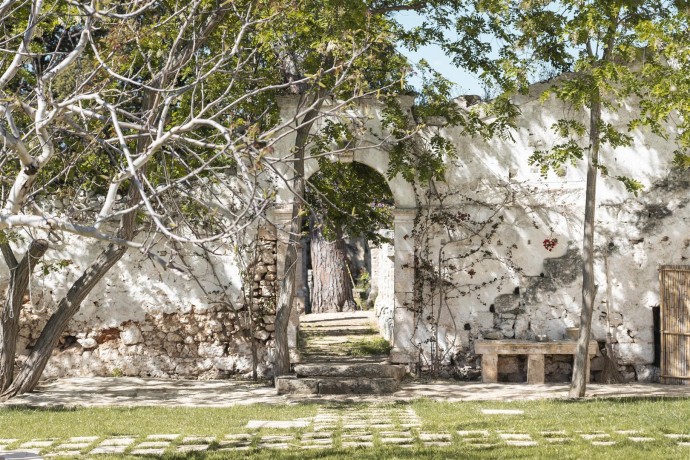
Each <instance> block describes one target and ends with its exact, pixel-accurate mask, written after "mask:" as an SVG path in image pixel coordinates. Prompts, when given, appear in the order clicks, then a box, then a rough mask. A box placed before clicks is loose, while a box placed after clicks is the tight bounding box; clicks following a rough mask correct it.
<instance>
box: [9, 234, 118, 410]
mask: <svg viewBox="0 0 690 460" xmlns="http://www.w3.org/2000/svg"><path fill="white" fill-rule="evenodd" d="M126 251H127V247H126V246H117V245H114V244H111V245H109V246H108V248H107V249H106V250H105V251H103V252H102V253H101V254H100V255H99V256H98V258H97V259H96V261H95V262H94V263H93V264H91V266H90V267H89V268H88V269H86V271H85V272H84V273H83V274H82V275H81V276H80V277H79V279H78V280H77V281H76V282H75V283H74V284H73V285H72V287H71V288H70V290H69V291H68V292H67V294H66V295H65V297H63V299H62V300H61V301H60V304H59V305H58V309H57V311H56V312H55V313H53V314H52V315H51V317H50V319H49V320H48V323H47V324H46V325H45V327H44V328H43V331H41V335H40V336H39V338H38V341H37V342H36V345H35V346H34V347H33V349H32V350H31V353H30V354H29V356H28V358H27V359H26V361H25V362H24V365H23V366H22V369H21V371H20V372H19V375H17V378H16V379H14V381H13V382H12V384H11V385H10V387H9V388H7V389H6V390H5V391H4V392H3V393H2V395H0V400H2V399H7V398H11V397H13V396H16V395H20V394H23V393H26V392H28V391H31V390H33V389H34V388H35V387H36V384H38V381H39V379H40V378H41V374H42V373H43V369H44V368H45V366H46V364H47V363H48V360H49V359H50V356H51V354H52V352H53V349H54V348H55V346H56V345H57V343H58V341H59V340H60V336H61V335H62V333H63V332H64V330H65V328H66V327H67V324H68V323H69V321H70V320H71V319H72V317H73V316H74V315H75V314H76V313H77V311H79V307H80V306H81V302H82V301H83V300H84V298H85V297H86V296H87V295H88V294H89V293H90V292H91V290H92V289H93V288H94V287H95V286H96V284H97V283H98V282H99V281H100V280H101V278H103V276H105V274H106V273H107V272H108V270H110V268H111V267H112V266H113V265H115V263H116V262H117V261H118V260H120V258H121V257H122V256H123V255H124V254H125V252H126Z"/></svg>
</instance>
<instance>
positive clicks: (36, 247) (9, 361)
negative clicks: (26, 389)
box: [0, 240, 48, 393]
mask: <svg viewBox="0 0 690 460" xmlns="http://www.w3.org/2000/svg"><path fill="white" fill-rule="evenodd" d="M47 250H48V241H46V240H34V241H32V242H31V245H30V246H29V250H28V251H27V252H26V255H25V256H24V258H23V259H22V261H21V262H17V260H16V259H15V258H14V253H13V252H12V249H11V248H10V246H9V244H8V243H3V245H2V252H3V255H4V256H5V262H6V263H7V266H8V268H9V270H10V284H9V286H8V287H7V291H6V295H5V301H4V303H3V308H2V312H0V393H2V392H3V391H5V390H6V389H7V388H8V387H9V386H10V385H11V384H12V380H13V377H14V359H15V352H16V350H17V337H18V335H19V316H20V313H21V308H22V304H23V302H24V294H25V293H26V290H27V288H28V286H29V279H30V278H31V273H32V271H33V269H34V266H35V265H36V262H37V261H38V260H39V259H40V258H41V257H43V254H45V252H46V251H47Z"/></svg>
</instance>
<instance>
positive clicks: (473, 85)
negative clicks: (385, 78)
mask: <svg viewBox="0 0 690 460" xmlns="http://www.w3.org/2000/svg"><path fill="white" fill-rule="evenodd" d="M395 19H396V20H398V21H399V22H400V23H401V24H402V25H404V26H405V27H407V28H412V27H415V26H417V25H419V24H420V23H421V19H420V17H419V16H418V15H417V14H416V13H412V12H402V13H398V14H396V15H395ZM400 52H402V53H403V54H404V55H405V56H407V57H408V58H409V59H410V60H411V61H412V62H414V63H416V62H418V61H419V60H420V59H426V61H427V62H428V63H429V64H430V65H431V67H432V68H434V69H435V70H436V71H437V72H440V73H441V74H442V75H443V76H444V77H445V78H447V79H448V80H450V81H452V82H453V83H455V85H456V89H455V91H454V93H455V95H457V96H460V95H463V94H477V95H479V96H482V95H483V94H484V90H483V89H482V87H481V85H480V84H479V79H477V78H476V77H475V76H474V75H472V74H470V73H469V72H467V71H466V70H464V69H459V68H458V67H456V66H455V65H454V64H453V63H452V62H451V60H450V58H449V57H448V56H446V55H445V54H443V51H442V50H441V49H440V48H439V47H438V46H425V47H422V48H420V49H419V50H417V51H415V52H411V51H409V50H406V49H403V48H400ZM411 83H412V84H413V85H414V83H415V82H414V79H413V80H412V81H411Z"/></svg>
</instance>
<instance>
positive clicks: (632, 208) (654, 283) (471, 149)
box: [415, 85, 690, 365]
mask: <svg viewBox="0 0 690 460" xmlns="http://www.w3.org/2000/svg"><path fill="white" fill-rule="evenodd" d="M544 88H545V85H536V86H535V87H533V89H532V93H531V94H530V96H529V97H522V98H520V99H518V100H517V103H518V104H519V106H520V109H521V111H522V116H521V117H520V119H519V125H518V127H517V129H516V130H514V131H512V132H511V134H512V136H513V138H514V142H513V141H510V140H500V139H493V140H490V141H483V140H481V139H477V138H475V139H471V138H468V137H466V136H463V135H461V134H460V132H459V131H458V130H454V129H445V128H443V129H441V131H442V132H443V133H444V134H445V135H447V136H450V137H451V138H452V139H453V140H454V141H455V144H456V146H457V148H458V158H457V159H452V160H449V161H448V171H447V174H446V179H447V181H446V184H437V187H438V188H439V190H440V191H441V192H447V191H455V192H461V195H462V196H457V197H455V198H453V197H450V198H448V199H446V201H445V204H446V206H448V207H449V208H451V209H456V210H459V211H463V212H467V213H469V214H470V215H471V216H472V218H473V219H476V220H482V219H486V218H487V217H488V216H489V215H491V214H492V212H494V211H496V209H500V211H499V212H498V214H497V215H496V216H495V217H493V219H494V221H495V222H498V221H497V220H496V219H497V218H498V217H499V216H500V218H501V219H502V220H501V221H500V224H499V227H498V229H497V231H496V233H495V235H493V237H492V238H491V241H489V242H487V243H486V244H485V245H484V246H482V250H486V251H489V252H491V254H492V257H493V260H490V261H483V262H481V263H479V264H478V265H474V263H477V262H476V260H477V258H476V257H469V258H462V257H460V256H461V255H462V254H465V253H466V252H467V251H468V250H469V249H471V248H476V247H479V246H480V244H479V239H481V237H479V236H476V237H474V238H470V237H469V236H468V237H467V238H464V236H466V235H461V234H456V235H451V236H450V237H449V235H448V233H447V232H444V231H442V229H441V228H437V233H436V234H435V235H434V236H433V237H432V238H431V251H430V254H431V255H432V262H433V263H434V264H438V256H437V254H438V248H439V247H440V245H441V242H442V241H444V242H445V244H446V245H445V249H444V253H443V254H444V257H445V258H449V259H452V258H453V257H454V256H455V257H459V258H458V259H456V260H455V261H454V263H457V265H458V266H457V267H456V268H454V269H453V270H448V269H446V272H447V276H448V277H449V279H451V280H452V282H453V283H454V284H455V285H460V286H465V288H466V289H465V290H467V287H471V286H479V285H481V284H482V283H484V282H490V281H491V280H492V279H494V278H496V277H501V276H505V279H504V280H503V281H501V282H500V283H493V284H490V285H487V286H485V287H482V288H481V289H478V290H477V291H473V292H472V293H471V294H466V295H458V292H452V289H451V292H449V293H448V297H449V299H448V303H447V308H446V309H445V310H443V311H442V312H441V316H440V322H439V326H438V337H437V340H438V344H439V346H440V347H441V348H442V349H443V350H444V351H450V352H451V354H452V351H454V350H455V351H459V350H462V349H465V348H467V347H469V346H470V345H471V341H472V340H474V339H477V338H483V337H485V336H489V335H491V334H492V333H494V332H496V331H500V332H501V333H503V334H504V336H506V337H517V338H531V337H533V336H534V334H547V335H548V336H549V337H551V338H552V339H560V338H562V337H563V334H564V329H565V328H566V327H569V326H574V325H577V323H578V320H579V310H580V305H581V294H580V286H581V281H580V279H581V278H580V276H579V275H578V276H577V277H576V278H575V279H571V278H572V277H571V278H568V277H566V278H567V279H568V281H567V282H564V281H563V280H562V279H560V278H559V276H560V275H559V274H558V273H553V271H552V272H549V270H548V267H549V263H551V262H547V260H548V259H558V258H563V257H564V256H565V255H566V252H567V251H568V249H570V250H571V251H575V252H579V251H580V248H581V244H582V243H581V242H582V216H583V215H584V185H585V176H586V175H585V171H584V164H579V165H576V166H573V165H568V166H567V167H566V168H565V174H563V175H561V176H559V175H556V174H554V173H549V175H548V176H547V177H546V178H542V177H541V176H540V175H539V173H538V171H536V170H535V169H534V168H533V167H531V166H530V165H529V164H528V158H529V156H530V154H531V153H532V152H533V151H534V150H535V149H546V148H548V147H550V146H551V145H553V144H554V143H555V142H556V141H557V139H555V138H554V135H553V133H552V131H551V129H550V126H551V124H552V123H554V122H555V121H556V119H557V118H559V117H564V116H572V114H571V113H569V109H568V108H567V107H565V106H564V105H563V104H561V103H560V102H557V101H555V100H553V99H550V100H547V101H546V102H545V103H542V102H539V101H538V100H537V99H538V96H539V94H540V93H541V91H542V90H543V89H544ZM629 109H630V107H629V106H622V107H621V108H620V110H619V111H618V112H617V113H615V114H611V113H609V114H607V115H606V116H605V119H606V120H607V121H609V122H611V123H614V124H616V125H618V126H624V125H625V124H626V123H627V121H628V120H629V119H630V116H629V115H630V114H629V113H628V112H627V110H629ZM631 134H632V136H633V138H634V143H633V145H632V146H630V147H626V148H620V149H617V150H615V151H611V150H610V149H609V148H607V147H604V150H603V152H602V157H603V160H602V161H603V163H604V164H605V165H606V166H607V167H608V169H609V176H610V177H609V178H605V177H604V178H602V177H600V178H599V181H598V196H597V200H598V204H599V206H598V208H597V217H596V225H597V237H596V246H597V253H596V264H595V271H596V283H597V285H598V293H597V298H596V306H595V312H594V322H593V329H592V334H593V338H595V339H596V340H600V341H603V340H605V339H606V334H607V331H608V327H609V324H610V326H611V332H612V335H613V341H614V342H615V351H616V353H617V358H618V360H619V363H621V364H636V365H643V364H649V363H652V362H653V358H654V347H653V331H652V310H651V309H652V307H654V306H657V305H658V304H659V286H658V271H657V270H658V267H659V265H661V264H686V263H687V260H688V257H690V251H689V249H688V247H689V246H690V237H688V234H687V228H688V223H689V222H690V211H689V210H688V208H687V204H688V201H689V200H688V190H689V182H688V181H689V180H690V177H688V174H687V173H683V172H674V173H671V160H672V151H673V150H674V146H673V144H672V143H671V142H669V141H666V140H664V139H661V138H659V137H657V136H655V135H653V134H651V133H649V132H647V131H646V130H636V131H633V132H632V133H631ZM669 174H670V175H669ZM619 175H623V176H628V177H632V178H635V179H638V180H640V181H641V182H642V183H643V184H644V186H645V190H644V191H643V192H641V193H640V194H639V196H637V197H636V196H634V195H632V194H630V193H628V192H627V191H625V189H624V187H623V186H622V184H621V183H620V182H618V181H617V180H615V179H612V178H613V177H616V176H619ZM466 197H470V198H472V199H474V200H478V201H480V202H482V203H484V205H482V206H479V205H476V204H475V203H473V202H471V201H468V200H467V199H466ZM506 197H508V199H506ZM429 204H430V205H431V206H432V207H433V205H434V203H429ZM546 238H557V240H558V245H557V246H556V248H554V250H553V251H551V252H549V251H547V250H546V249H545V248H544V246H543V244H542V242H543V240H544V239H546ZM454 239H458V240H460V241H458V242H451V243H448V240H451V241H452V240H454ZM509 253H510V254H509ZM569 254H572V253H569ZM496 259H498V260H496ZM508 259H510V261H511V263H510V264H508V263H506V261H507V260H508ZM605 259H607V264H605ZM561 260H565V259H561ZM545 262H547V263H546V264H545ZM552 265H553V264H552ZM606 265H608V271H607V270H606ZM469 267H471V268H472V269H473V270H474V271H475V272H476V273H475V274H473V276H470V275H469V274H468V270H469ZM514 267H519V268H520V269H521V270H520V271H519V272H518V271H515V270H514ZM549 278H551V280H549ZM551 281H553V282H554V283H555V289H554V288H552V289H544V288H540V286H545V285H546V284H545V283H548V282H551ZM530 286H532V287H536V288H535V289H528V288H529V287H530ZM607 286H610V288H609V290H608V291H607ZM516 288H519V290H520V292H519V294H517V295H516V302H518V303H519V304H520V305H521V308H520V312H519V313H517V314H516V315H515V317H514V318H508V320H507V321H505V318H504V319H499V318H498V316H499V315H497V314H496V313H494V312H492V311H490V310H491V309H493V308H494V304H495V302H496V300H497V298H498V296H499V295H506V294H508V295H509V294H511V293H513V292H516V291H515V289H516ZM526 290H527V291H529V292H530V293H532V294H533V295H529V296H528V297H529V298H526V297H525V292H526ZM608 292H610V300H609V295H608ZM504 298H505V297H503V299H504ZM427 302H431V303H437V302H438V299H437V298H435V299H433V300H432V299H428V300H427ZM609 302H610V303H609ZM607 304H608V306H607ZM437 308H438V307H437ZM428 311H431V306H430V305H428V304H427V305H425V312H428ZM436 311H438V310H436ZM425 314H426V313H425ZM607 318H608V321H607ZM466 328H470V332H469V333H468V334H467V335H465V336H463V335H462V334H457V333H455V332H453V331H456V330H457V329H461V331H464V330H465V329H466ZM432 334H433V331H431V330H430V328H429V327H426V328H425V327H424V326H422V327H420V328H418V336H417V337H415V340H416V341H417V343H418V344H421V343H423V342H424V341H425V340H426V339H428V338H429V337H431V335H432Z"/></svg>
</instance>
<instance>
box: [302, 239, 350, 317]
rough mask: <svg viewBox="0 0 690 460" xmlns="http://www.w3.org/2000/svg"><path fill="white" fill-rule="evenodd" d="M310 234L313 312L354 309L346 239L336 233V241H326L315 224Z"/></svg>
mask: <svg viewBox="0 0 690 460" xmlns="http://www.w3.org/2000/svg"><path fill="white" fill-rule="evenodd" d="M311 234H312V238H311V267H312V277H313V280H314V286H313V291H312V310H311V311H312V313H327V312H338V311H352V310H354V309H355V307H356V304H355V300H354V297H353V294H352V280H351V278H350V272H349V270H348V269H347V252H346V249H345V240H344V239H343V238H342V236H341V235H338V237H337V238H336V240H335V241H333V242H329V241H326V240H325V239H324V237H323V235H322V234H321V231H320V230H319V229H318V228H315V229H313V230H312V233H311Z"/></svg>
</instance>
